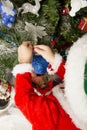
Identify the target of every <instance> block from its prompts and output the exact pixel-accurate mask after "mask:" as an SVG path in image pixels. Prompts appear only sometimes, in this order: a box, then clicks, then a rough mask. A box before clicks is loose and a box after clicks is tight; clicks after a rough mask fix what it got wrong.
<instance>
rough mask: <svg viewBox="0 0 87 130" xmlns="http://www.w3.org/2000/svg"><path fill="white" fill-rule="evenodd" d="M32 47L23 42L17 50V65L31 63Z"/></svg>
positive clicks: (28, 43) (27, 42)
mask: <svg viewBox="0 0 87 130" xmlns="http://www.w3.org/2000/svg"><path fill="white" fill-rule="evenodd" d="M32 51H33V47H32V44H31V43H30V42H29V41H24V42H23V43H22V44H21V45H20V46H19V48H18V61H19V63H30V62H31V61H32Z"/></svg>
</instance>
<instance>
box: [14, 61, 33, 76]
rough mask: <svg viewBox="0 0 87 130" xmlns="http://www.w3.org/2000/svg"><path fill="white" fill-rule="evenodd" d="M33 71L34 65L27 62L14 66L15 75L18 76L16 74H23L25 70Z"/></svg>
mask: <svg viewBox="0 0 87 130" xmlns="http://www.w3.org/2000/svg"><path fill="white" fill-rule="evenodd" d="M32 71H33V67H32V65H31V64H27V63H24V64H18V65H16V66H15V67H14V68H13V71H12V73H13V75H14V76H16V74H18V73H19V74H23V73H25V72H32Z"/></svg>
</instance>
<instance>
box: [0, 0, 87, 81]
mask: <svg viewBox="0 0 87 130" xmlns="http://www.w3.org/2000/svg"><path fill="white" fill-rule="evenodd" d="M85 33H87V0H78V1H74V0H62V1H61V0H19V1H17V0H13V1H9V0H1V2H0V80H1V81H2V80H7V77H8V75H7V73H8V71H9V72H10V71H11V70H12V68H13V66H14V65H15V64H16V63H17V62H18V61H17V47H18V46H19V45H20V44H21V43H22V42H23V41H26V40H29V41H31V42H32V44H46V45H49V46H50V47H51V48H52V49H53V50H54V51H58V52H59V53H60V54H61V55H62V56H63V58H64V59H66V50H67V48H69V47H70V46H71V45H72V44H73V43H74V42H75V41H76V40H77V39H78V38H79V37H81V36H82V35H84V34H85Z"/></svg>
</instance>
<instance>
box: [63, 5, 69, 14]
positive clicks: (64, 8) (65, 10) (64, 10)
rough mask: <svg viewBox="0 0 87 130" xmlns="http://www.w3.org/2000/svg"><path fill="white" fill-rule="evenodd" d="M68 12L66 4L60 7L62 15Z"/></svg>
mask: <svg viewBox="0 0 87 130" xmlns="http://www.w3.org/2000/svg"><path fill="white" fill-rule="evenodd" d="M68 13H69V7H68V6H65V7H63V8H62V9H61V14H62V15H68Z"/></svg>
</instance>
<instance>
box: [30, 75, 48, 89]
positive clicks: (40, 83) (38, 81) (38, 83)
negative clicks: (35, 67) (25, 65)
mask: <svg viewBox="0 0 87 130" xmlns="http://www.w3.org/2000/svg"><path fill="white" fill-rule="evenodd" d="M48 80H49V78H48V75H47V74H44V75H36V74H35V73H32V82H33V84H34V86H35V87H40V88H42V89H44V88H45V87H47V84H48Z"/></svg>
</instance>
